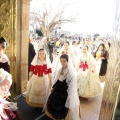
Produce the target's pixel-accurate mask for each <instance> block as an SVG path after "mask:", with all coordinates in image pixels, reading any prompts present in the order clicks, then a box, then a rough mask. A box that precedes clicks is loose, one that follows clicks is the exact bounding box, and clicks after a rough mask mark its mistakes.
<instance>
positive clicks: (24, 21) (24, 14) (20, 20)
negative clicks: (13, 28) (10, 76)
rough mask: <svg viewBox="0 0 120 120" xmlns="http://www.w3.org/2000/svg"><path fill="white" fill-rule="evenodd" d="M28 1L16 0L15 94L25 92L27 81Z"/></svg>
mask: <svg viewBox="0 0 120 120" xmlns="http://www.w3.org/2000/svg"><path fill="white" fill-rule="evenodd" d="M29 12H30V0H17V33H16V35H17V36H16V37H17V41H16V47H17V50H16V53H17V55H16V62H17V93H18V94H20V93H23V92H25V91H26V86H27V81H28V42H29Z"/></svg>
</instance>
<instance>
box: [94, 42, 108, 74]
mask: <svg viewBox="0 0 120 120" xmlns="http://www.w3.org/2000/svg"><path fill="white" fill-rule="evenodd" d="M108 56H109V55H108V51H107V50H106V48H105V45H104V44H103V43H101V44H100V45H99V47H98V49H97V51H96V52H95V58H96V67H97V69H98V70H97V73H98V74H99V75H100V76H105V74H106V70H107V64H108Z"/></svg>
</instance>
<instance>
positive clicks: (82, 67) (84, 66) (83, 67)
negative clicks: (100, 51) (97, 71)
mask: <svg viewBox="0 0 120 120" xmlns="http://www.w3.org/2000/svg"><path fill="white" fill-rule="evenodd" d="M80 68H81V69H83V71H85V70H86V69H88V64H87V62H85V63H83V62H81V64H80Z"/></svg>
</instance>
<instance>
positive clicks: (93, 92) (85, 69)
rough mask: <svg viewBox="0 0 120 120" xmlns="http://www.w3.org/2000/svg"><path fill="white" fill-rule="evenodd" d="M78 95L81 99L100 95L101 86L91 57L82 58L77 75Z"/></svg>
mask: <svg viewBox="0 0 120 120" xmlns="http://www.w3.org/2000/svg"><path fill="white" fill-rule="evenodd" d="M77 87H78V94H79V96H81V97H85V98H92V97H95V96H97V95H98V94H99V93H101V85H100V80H99V77H98V75H97V74H96V64H95V59H94V58H93V56H92V55H90V56H88V57H85V56H82V57H81V60H80V67H79V70H78V73H77Z"/></svg>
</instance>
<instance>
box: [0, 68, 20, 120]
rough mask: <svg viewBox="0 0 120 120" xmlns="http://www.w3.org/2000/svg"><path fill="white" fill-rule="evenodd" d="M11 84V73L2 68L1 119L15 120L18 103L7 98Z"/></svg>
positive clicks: (0, 70)
mask: <svg viewBox="0 0 120 120" xmlns="http://www.w3.org/2000/svg"><path fill="white" fill-rule="evenodd" d="M11 85H12V76H11V74H9V73H8V72H7V71H5V70H4V69H2V68H0V120H13V119H15V118H16V115H15V114H14V113H13V111H16V110H17V109H18V108H17V104H16V103H13V102H8V101H7V100H6V98H8V96H10V92H9V89H10V87H11Z"/></svg>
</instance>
